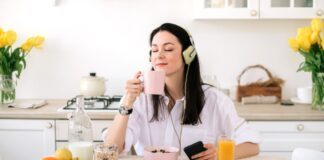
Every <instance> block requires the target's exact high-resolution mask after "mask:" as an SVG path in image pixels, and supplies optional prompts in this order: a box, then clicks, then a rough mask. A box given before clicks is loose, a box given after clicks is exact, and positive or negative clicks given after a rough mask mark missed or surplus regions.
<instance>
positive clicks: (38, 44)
mask: <svg viewBox="0 0 324 160" xmlns="http://www.w3.org/2000/svg"><path fill="white" fill-rule="evenodd" d="M44 40H45V38H44V37H43V36H36V37H34V43H33V45H34V47H36V48H41V47H42V44H43V42H44Z"/></svg>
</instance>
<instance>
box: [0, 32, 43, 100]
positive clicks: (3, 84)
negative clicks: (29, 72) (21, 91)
mask: <svg viewBox="0 0 324 160" xmlns="http://www.w3.org/2000/svg"><path fill="white" fill-rule="evenodd" d="M16 39H17V34H16V32H15V31H12V30H8V31H6V32H5V31H4V30H3V29H2V28H0V102H1V103H11V102H13V101H14V100H15V79H16V78H19V77H20V74H21V72H22V70H23V69H24V68H26V60H25V59H26V56H27V55H28V53H29V52H30V51H31V49H32V48H34V47H35V48H40V47H41V45H42V43H43V42H44V37H42V36H35V37H31V38H29V39H27V41H26V42H24V43H23V44H22V45H21V46H18V47H13V44H14V43H15V42H16Z"/></svg>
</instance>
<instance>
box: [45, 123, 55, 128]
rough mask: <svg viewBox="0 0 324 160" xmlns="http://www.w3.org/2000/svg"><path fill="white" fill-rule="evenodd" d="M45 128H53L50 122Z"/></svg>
mask: <svg viewBox="0 0 324 160" xmlns="http://www.w3.org/2000/svg"><path fill="white" fill-rule="evenodd" d="M45 127H46V128H47V129H51V128H53V124H52V123H51V122H48V123H47V124H46V126H45Z"/></svg>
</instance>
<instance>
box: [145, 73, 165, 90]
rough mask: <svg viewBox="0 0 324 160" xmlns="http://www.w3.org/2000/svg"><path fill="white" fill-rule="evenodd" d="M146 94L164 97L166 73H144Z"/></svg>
mask: <svg viewBox="0 0 324 160" xmlns="http://www.w3.org/2000/svg"><path fill="white" fill-rule="evenodd" d="M143 78H144V93H145V94H154V95H163V94H164V79H165V73H164V72H161V71H146V72H144V73H143Z"/></svg>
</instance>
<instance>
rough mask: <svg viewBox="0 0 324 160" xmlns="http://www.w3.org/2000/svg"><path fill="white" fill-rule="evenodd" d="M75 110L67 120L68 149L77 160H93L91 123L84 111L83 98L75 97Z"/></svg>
mask: <svg viewBox="0 0 324 160" xmlns="http://www.w3.org/2000/svg"><path fill="white" fill-rule="evenodd" d="M76 106H77V108H76V110H75V111H74V112H73V113H72V116H71V117H70V119H69V134H68V135H69V137H68V138H69V149H70V151H71V152H72V155H73V157H78V159H79V160H92V159H93V138H92V123H91V119H90V117H89V116H88V115H87V113H86V112H85V111H84V97H83V96H77V97H76Z"/></svg>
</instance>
